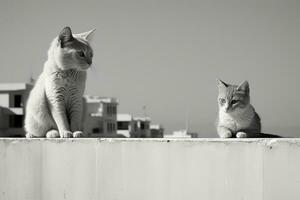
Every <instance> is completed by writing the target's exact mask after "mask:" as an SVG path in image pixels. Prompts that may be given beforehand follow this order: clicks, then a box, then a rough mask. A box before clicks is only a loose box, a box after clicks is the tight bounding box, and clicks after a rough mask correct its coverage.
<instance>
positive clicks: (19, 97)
mask: <svg viewBox="0 0 300 200" xmlns="http://www.w3.org/2000/svg"><path fill="white" fill-rule="evenodd" d="M14 102H15V103H14V107H17V108H20V107H23V105H22V95H19V94H17V95H15V96H14Z"/></svg>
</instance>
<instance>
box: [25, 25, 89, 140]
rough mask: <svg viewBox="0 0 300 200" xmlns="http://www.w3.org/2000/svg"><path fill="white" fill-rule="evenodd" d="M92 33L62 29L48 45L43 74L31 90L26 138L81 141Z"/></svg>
mask: <svg viewBox="0 0 300 200" xmlns="http://www.w3.org/2000/svg"><path fill="white" fill-rule="evenodd" d="M92 32H93V31H89V32H86V33H82V34H74V35H73V34H72V32H71V29H70V28H69V27H66V28H64V29H63V30H62V31H61V33H60V34H59V36H58V37H56V38H55V39H54V40H53V42H52V43H51V46H50V49H49V51H48V60H47V61H46V62H45V64H44V70H43V72H42V74H41V75H40V76H39V78H38V80H37V82H36V84H35V86H34V88H33V89H32V91H31V93H30V96H29V99H28V102H27V106H26V116H25V129H26V132H27V134H26V136H27V137H81V136H83V135H84V134H83V132H82V117H83V100H82V99H83V98H82V96H83V93H84V89H85V82H86V69H88V68H89V67H90V66H91V64H92V57H93V50H92V48H91V47H90V45H89V43H88V40H89V36H90V34H91V33H92Z"/></svg>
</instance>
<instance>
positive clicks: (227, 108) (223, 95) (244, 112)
mask: <svg viewBox="0 0 300 200" xmlns="http://www.w3.org/2000/svg"><path fill="white" fill-rule="evenodd" d="M218 88H219V95H218V105H219V116H218V120H217V132H218V135H219V136H220V137H221V138H232V137H237V138H247V137H260V136H261V135H260V133H261V120H260V117H259V115H258V114H257V113H256V112H255V109H254V107H253V106H252V105H251V104H250V89H249V83H248V81H244V82H243V83H241V84H240V85H238V86H237V85H231V84H228V83H225V82H223V81H221V80H218Z"/></svg>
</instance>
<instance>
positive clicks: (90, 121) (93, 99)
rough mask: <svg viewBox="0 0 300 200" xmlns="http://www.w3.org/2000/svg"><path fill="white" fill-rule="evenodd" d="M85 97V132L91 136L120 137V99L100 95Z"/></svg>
mask: <svg viewBox="0 0 300 200" xmlns="http://www.w3.org/2000/svg"><path fill="white" fill-rule="evenodd" d="M84 98H85V117H84V132H85V133H87V134H88V135H89V136H90V137H119V135H117V106H118V100H117V99H116V98H110V97H99V96H85V97H84Z"/></svg>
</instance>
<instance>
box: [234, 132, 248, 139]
mask: <svg viewBox="0 0 300 200" xmlns="http://www.w3.org/2000/svg"><path fill="white" fill-rule="evenodd" d="M236 137H237V138H246V137H248V135H247V133H245V132H238V133H237V134H236Z"/></svg>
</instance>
